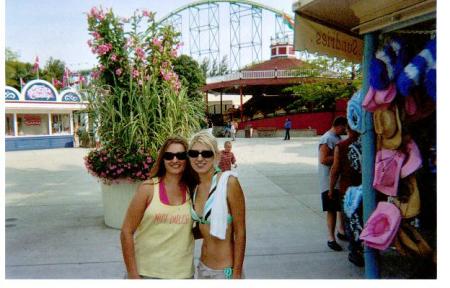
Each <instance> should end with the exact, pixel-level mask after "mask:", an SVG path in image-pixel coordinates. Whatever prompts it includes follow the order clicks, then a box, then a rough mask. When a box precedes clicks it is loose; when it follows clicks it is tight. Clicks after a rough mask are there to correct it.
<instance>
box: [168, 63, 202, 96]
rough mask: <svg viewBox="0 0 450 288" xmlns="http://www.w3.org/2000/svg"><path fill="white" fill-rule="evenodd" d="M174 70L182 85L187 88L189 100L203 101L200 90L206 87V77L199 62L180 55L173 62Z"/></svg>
mask: <svg viewBox="0 0 450 288" xmlns="http://www.w3.org/2000/svg"><path fill="white" fill-rule="evenodd" d="M173 70H174V71H175V73H177V74H178V76H179V77H180V80H181V84H182V86H184V87H187V94H188V97H189V98H195V99H202V98H203V97H202V93H201V91H200V88H201V87H202V86H203V85H205V76H204V74H203V71H202V69H201V68H200V65H199V64H198V62H197V61H195V60H194V59H193V58H192V57H190V56H187V55H180V56H179V57H177V58H176V59H175V60H174V61H173Z"/></svg>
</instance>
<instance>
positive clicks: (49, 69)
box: [42, 57, 66, 83]
mask: <svg viewBox="0 0 450 288" xmlns="http://www.w3.org/2000/svg"><path fill="white" fill-rule="evenodd" d="M65 67H66V64H65V63H64V61H61V60H58V59H54V58H53V57H50V58H49V59H48V61H47V63H46V64H45V67H44V70H43V71H42V79H44V80H47V81H49V82H50V83H51V81H52V79H58V80H61V79H62V78H63V75H64V69H65Z"/></svg>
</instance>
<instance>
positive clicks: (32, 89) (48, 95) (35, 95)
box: [25, 83, 56, 101]
mask: <svg viewBox="0 0 450 288" xmlns="http://www.w3.org/2000/svg"><path fill="white" fill-rule="evenodd" d="M25 100H32V101H56V94H55V93H54V92H53V90H52V88H51V87H50V86H49V85H47V84H45V83H35V84H32V85H30V86H29V87H28V88H27V90H26V91H25Z"/></svg>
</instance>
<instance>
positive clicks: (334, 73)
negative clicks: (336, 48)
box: [301, 54, 362, 80]
mask: <svg viewBox="0 0 450 288" xmlns="http://www.w3.org/2000/svg"><path fill="white" fill-rule="evenodd" d="M304 62H305V64H304V65H303V66H302V68H301V69H305V68H306V69H310V70H311V76H316V77H331V78H345V79H352V80H354V79H361V78H362V74H361V69H360V66H361V65H359V64H354V63H352V62H349V61H346V60H344V59H339V58H336V57H328V56H319V55H317V54H309V55H308V56H307V58H306V59H304Z"/></svg>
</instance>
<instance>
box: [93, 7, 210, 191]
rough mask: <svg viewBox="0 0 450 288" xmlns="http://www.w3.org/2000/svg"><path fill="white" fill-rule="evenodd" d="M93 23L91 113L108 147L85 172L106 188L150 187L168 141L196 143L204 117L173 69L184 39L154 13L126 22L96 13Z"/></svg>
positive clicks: (139, 13)
mask: <svg viewBox="0 0 450 288" xmlns="http://www.w3.org/2000/svg"><path fill="white" fill-rule="evenodd" d="M87 21H88V30H89V33H90V35H91V36H92V38H91V39H89V41H88V43H87V44H88V45H89V47H90V48H91V51H92V52H93V53H94V54H95V55H96V57H97V59H98V66H97V67H96V68H95V69H94V71H93V73H92V77H93V78H95V80H94V81H93V84H92V85H91V86H90V87H89V91H88V93H87V94H89V98H88V99H89V107H88V112H89V113H90V115H92V116H93V117H94V118H95V119H96V120H95V122H96V123H98V124H96V126H97V127H98V131H97V132H98V135H99V138H100V142H101V147H102V148H100V149H98V150H93V151H91V152H90V153H89V154H88V155H87V156H86V158H85V165H86V168H87V169H88V171H89V173H91V174H92V175H94V176H95V177H98V178H100V179H101V180H102V181H103V182H105V183H112V182H115V181H119V180H120V181H123V180H128V181H135V180H145V179H147V177H149V175H148V172H149V170H150V168H151V165H152V164H153V162H152V161H151V159H153V158H155V156H156V154H157V151H158V149H159V148H160V146H161V145H162V143H163V142H164V141H165V139H166V138H167V137H168V136H170V135H179V136H184V137H189V136H190V135H191V134H192V132H195V131H197V130H198V129H199V127H200V123H199V122H200V120H201V119H203V117H204V116H203V109H202V104H201V102H199V101H195V100H192V99H190V98H189V97H188V96H187V92H186V88H185V87H182V84H181V81H180V79H179V77H178V75H177V73H175V72H174V69H173V61H174V60H175V58H176V57H177V55H178V52H177V51H178V48H179V47H180V44H179V43H178V41H177V35H178V34H177V33H176V32H175V31H174V30H173V28H172V27H170V26H161V25H160V24H158V23H157V22H156V21H155V14H154V13H152V12H150V11H148V10H143V11H138V10H136V11H135V12H134V14H133V16H131V17H129V18H123V17H117V16H115V15H114V13H113V11H112V10H111V9H109V10H103V9H102V8H95V7H94V8H92V9H91V10H90V12H89V13H87Z"/></svg>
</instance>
